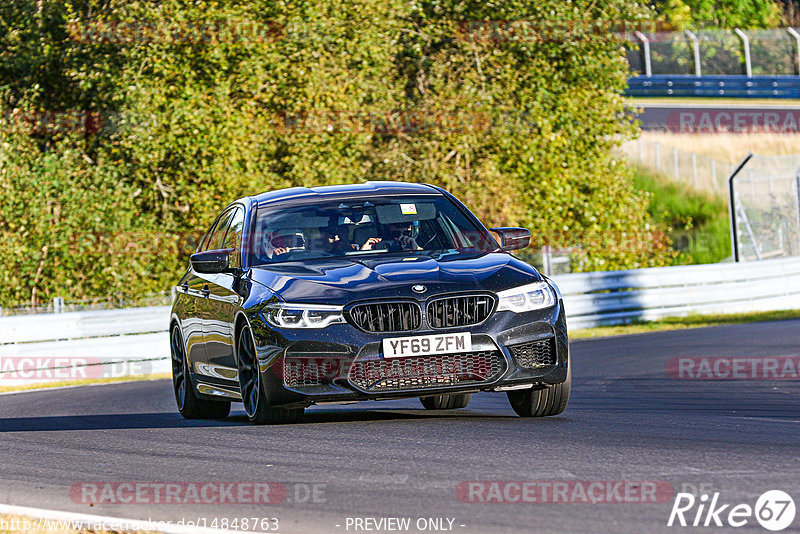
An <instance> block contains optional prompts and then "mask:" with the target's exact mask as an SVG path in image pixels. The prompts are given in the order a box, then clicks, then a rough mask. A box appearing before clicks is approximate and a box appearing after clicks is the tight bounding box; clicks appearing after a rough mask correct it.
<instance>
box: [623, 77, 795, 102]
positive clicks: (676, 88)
mask: <svg viewBox="0 0 800 534" xmlns="http://www.w3.org/2000/svg"><path fill="white" fill-rule="evenodd" d="M625 95H627V96H699V97H725V98H800V76H788V75H782V76H777V75H776V76H743V75H703V76H693V75H686V74H684V75H679V74H659V75H653V76H634V77H632V78H629V79H628V88H627V90H626V91H625Z"/></svg>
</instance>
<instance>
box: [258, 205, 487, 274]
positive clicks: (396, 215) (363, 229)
mask: <svg viewBox="0 0 800 534" xmlns="http://www.w3.org/2000/svg"><path fill="white" fill-rule="evenodd" d="M253 245H254V246H253V256H254V258H253V259H254V261H253V264H254V265H263V264H269V263H277V262H286V261H301V260H309V259H317V258H327V257H337V256H338V257H344V256H347V257H349V256H366V255H370V256H371V255H380V254H398V253H399V254H408V255H415V254H421V253H426V254H431V253H437V254H447V253H452V254H456V253H459V252H462V251H478V252H487V251H491V250H496V249H497V248H498V247H497V243H496V242H495V241H494V239H492V237H491V236H490V235H489V234H488V233H487V232H486V231H485V230H484V229H482V228H480V227H478V226H477V225H476V224H475V223H474V222H473V221H472V220H470V218H468V217H467V216H466V215H465V214H464V213H463V212H462V211H461V210H460V209H459V208H458V207H457V206H455V205H454V204H453V203H452V202H451V201H450V200H449V199H447V198H446V197H444V196H427V197H392V198H379V199H370V200H364V199H349V200H348V199H338V200H335V201H327V202H320V203H317V204H314V205H305V206H297V207H286V206H285V204H284V205H281V206H275V207H268V208H267V209H259V210H258V217H257V221H256V230H255V235H254V243H253Z"/></svg>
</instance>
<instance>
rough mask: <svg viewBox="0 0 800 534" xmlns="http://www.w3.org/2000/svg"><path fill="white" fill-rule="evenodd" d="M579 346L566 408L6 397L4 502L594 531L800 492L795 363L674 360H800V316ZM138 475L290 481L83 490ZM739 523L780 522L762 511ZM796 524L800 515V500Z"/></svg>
mask: <svg viewBox="0 0 800 534" xmlns="http://www.w3.org/2000/svg"><path fill="white" fill-rule="evenodd" d="M571 351H572V358H573V376H574V385H573V391H572V399H571V401H570V404H569V407H568V408H567V410H566V412H565V413H564V414H562V416H560V417H555V418H549V419H542V420H529V419H520V418H518V417H516V416H515V414H514V413H513V412H512V410H511V409H510V407H509V406H508V402H507V400H506V397H505V394H502V393H495V394H481V395H476V396H475V397H474V399H473V401H472V404H470V406H469V407H468V408H466V409H463V410H457V411H453V412H445V411H441V412H426V411H423V410H422V408H421V406H420V405H419V403H418V402H417V401H416V400H408V401H391V402H386V401H384V402H371V403H362V404H357V405H349V406H327V407H314V408H311V409H309V410H307V412H306V417H305V419H304V420H303V422H301V423H298V424H291V425H284V426H273V427H254V426H251V425H250V424H248V423H247V422H246V420H245V419H244V417H243V415H242V413H241V411H238V405H234V407H235V409H236V410H237V411H236V412H235V414H234V415H233V417H232V418H231V419H229V420H227V421H224V422H213V421H212V422H208V421H205V422H202V421H201V422H197V421H194V422H193V421H185V420H183V419H181V417H180V416H179V415H178V413H177V412H176V410H175V407H174V401H173V398H172V391H171V384H170V382H168V381H165V380H161V381H153V382H138V383H137V382H133V383H126V384H115V385H103V386H91V387H83V388H71V389H61V390H54V391H40V392H27V393H18V394H11V395H3V396H0V435H1V436H2V437H0V440H2V441H1V443H2V446H0V459H1V460H2V468H1V469H0V502H2V503H6V504H15V505H22V506H33V507H38V508H49V509H57V510H68V511H82V512H87V513H91V514H98V515H107V516H115V517H127V518H141V519H148V518H153V519H159V520H166V519H170V520H176V521H177V520H181V519H183V520H184V521H187V520H192V519H197V518H202V517H205V518H208V519H207V521H208V524H210V521H211V519H213V518H215V517H216V518H222V517H227V518H230V519H233V518H236V517H244V516H248V517H260V518H263V517H276V518H278V519H279V525H280V528H279V530H278V532H355V531H357V530H354V526H355V522H354V521H355V519H354V518H360V519H362V520H363V519H364V518H366V517H370V518H374V519H375V520H378V519H379V518H386V517H399V518H403V517H405V518H410V521H411V523H410V524H411V528H410V531H411V532H418V530H417V529H416V526H415V524H416V521H417V520H418V519H420V518H424V519H427V518H445V521H444V525H445V527H447V525H449V523H448V521H447V518H449V519H451V520H453V523H452V531H453V532H480V533H491V532H521V531H525V532H558V533H564V532H585V533H592V534H595V533H598V532H631V533H637V534H638V533H642V532H676V531H677V532H684V531H685V532H695V531H701V530H702V531H709V529H708V528H703V527H697V528H694V527H691V526H690V527H685V528H681V527H677V526H673V527H671V528H670V527H667V526H666V523H667V520H668V518H669V515H670V511H671V510H672V505H673V501H674V492H680V491H688V492H695V491H696V492H698V493H700V492H701V491H704V492H706V493H713V492H719V493H720V496H719V500H720V502H724V503H730V504H732V505H735V504H739V503H747V504H750V505H751V506H753V505H755V501H756V499H757V498H758V496H759V495H761V494H762V493H763V492H764V491H767V490H771V489H781V490H783V491H786V492H788V493H789V494H790V495H792V496H793V497H794V499H795V501H796V502H798V505H800V500H798V499H800V464H799V463H798V457H800V394H799V393H800V388H798V385H800V382H798V380H797V379H789V380H772V379H770V380H764V379H758V380H754V379H740V380H677V379H674V378H671V377H670V376H669V374H668V373H667V363H668V361H669V360H670V359H671V358H676V357H701V358H702V357H737V358H760V359H763V358H770V357H793V358H797V357H798V356H800V320H793V321H777V322H770V323H757V324H749V325H731V326H722V327H713V328H705V329H697V330H682V331H672V332H663V333H653V334H644V335H636V336H626V337H617V338H606V339H597V340H588V341H575V342H573V343H572V345H571ZM134 481H138V482H178V483H180V482H198V481H223V482H242V481H270V482H278V483H280V484H282V485H283V487H285V488H286V490H287V492H288V493H287V496H286V499H285V500H283V502H281V503H279V504H266V505H265V504H258V505H253V504H234V505H231V504H210V505H208V504H183V505H177V504H145V503H135V502H134V503H129V504H111V505H107V504H98V505H95V506H92V507H90V506H88V505H87V504H82V503H81V502H80V498H75V499H73V498H71V497H70V488H71V487H73V486H74V485H76V484H81V483H87V482H114V483H116V482H134ZM465 481H563V482H567V483H570V484H572V485H570V488H573V487H574V484H575V483H576V481H577V483H578V484H584V486H582V487H585V484H588V483H589V482H590V481H612V482H613V481H617V482H625V481H633V482H636V481H653V482H657V483H659V484H660V485H659V487H660V488H664V487H668V488H670V491H669V493H668V494H667V496H666V498H663V495H662V498H659V499H657V500H659V501H660V502H656V503H652V502H647V503H644V504H642V503H637V502H627V503H620V502H613V503H607V502H597V503H588V502H581V501H580V498H579V497H576V496H575V495H574V494H569V495H571V496H569V499H568V500H569V501H571V502H555V503H553V502H547V503H541V502H505V503H497V502H492V503H477V502H463V501H464V500H466V501H469V498H468V497H465V494H463V493H457V488H459V487H463V485H461V486H459V484H460V483H462V482H465ZM664 484H668V486H665V485H664ZM313 485H317V486H313ZM79 487H85V486H79ZM312 487H316V490H317V495H316V498H314V497H311V496H310V495H309V493H310V492H309V490H310V488H312ZM479 487H483V488H490V487H491V485H490V484H488V483H487V484H486V485H485V486H479ZM503 487H509V486H503ZM487 491H488V490H487ZM486 495H488V493H487V494H486ZM513 499H514V496H513V495H510V500H513ZM694 510H695V509H693V510H692V512H691V513H688V514H687V518H688V519H689V520H690V521H691V520H692V519H693V518H694ZM723 517H724V516H723ZM348 518H350V520H349V521H350V523H348ZM423 523H425V522H424V521H423ZM420 524H422V523H420ZM348 525H349V528H348ZM361 525H362V526H374V523H361ZM423 526H424V525H423ZM730 530H732V529H730V528H725V529H720V528H717V529H714V528H711V529H710V531H726V532H728V531H730ZM735 530H736V531H737V532H767V531H766V530H764V529H763V528H762V527H761V526H760V525H759V524H758V523H757V522H756V521H755V519H753V518H750V520H749V522H748V523H747V525H746V526H744V527H742V528H738V529H735ZM358 531H362V532H363V531H366V530H358ZM371 531H372V532H375V530H371ZM389 531H391V530H383V532H389ZM396 531H397V530H395V532H396ZM429 531H430V530H429ZM433 531H437V530H433ZM442 531H446V530H441V529H440V530H438V532H442ZM791 531H794V532H797V531H800V514H799V515H798V517H797V518H796V519H795V521H794V523H793V525H792V526H791V527H790V528H789V529H787V530H785V531H784V532H791Z"/></svg>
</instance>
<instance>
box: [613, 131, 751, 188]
mask: <svg viewBox="0 0 800 534" xmlns="http://www.w3.org/2000/svg"><path fill="white" fill-rule="evenodd" d="M622 151H623V153H624V154H625V156H627V158H628V159H629V160H630V161H633V162H635V163H638V164H639V165H642V166H644V167H647V168H649V169H652V170H653V171H655V172H658V173H661V174H663V175H665V176H668V177H670V178H672V179H673V180H675V181H676V182H681V183H685V184H687V185H690V186H692V187H694V188H696V189H701V190H705V191H710V192H714V193H718V194H725V192H726V191H727V178H728V176H730V175H731V173H732V172H733V170H734V169H735V167H736V165H735V164H734V163H733V162H730V161H723V160H719V159H716V158H711V157H708V156H705V155H703V154H698V153H696V152H690V151H686V150H681V149H679V148H676V147H673V146H669V145H665V144H664V143H659V142H658V141H653V140H652V139H644V138H642V137H639V138H638V139H634V140H632V141H627V142H625V143H623V144H622Z"/></svg>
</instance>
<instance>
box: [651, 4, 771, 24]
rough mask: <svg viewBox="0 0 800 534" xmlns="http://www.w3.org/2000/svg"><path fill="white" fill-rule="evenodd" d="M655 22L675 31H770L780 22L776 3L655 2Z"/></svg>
mask: <svg viewBox="0 0 800 534" xmlns="http://www.w3.org/2000/svg"><path fill="white" fill-rule="evenodd" d="M653 6H654V7H655V9H656V11H657V12H658V14H659V15H658V20H659V21H661V22H663V23H666V24H669V25H670V26H671V27H673V28H675V29H685V28H703V27H712V28H773V27H776V26H778V25H779V24H780V23H781V15H782V9H781V8H782V6H783V4H782V3H781V2H780V1H776V0H657V1H654V2H653Z"/></svg>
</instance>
